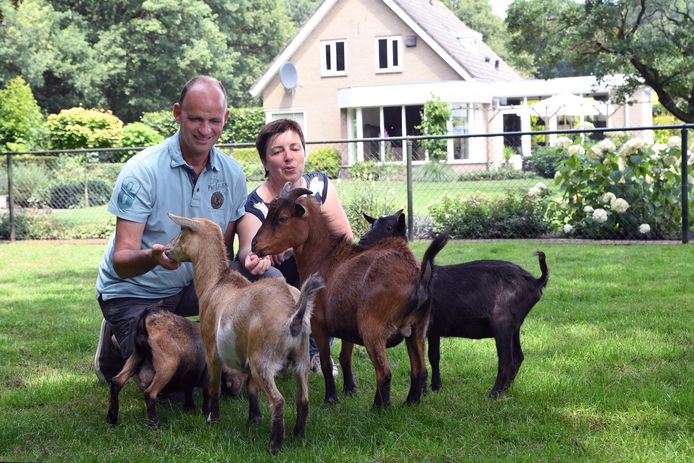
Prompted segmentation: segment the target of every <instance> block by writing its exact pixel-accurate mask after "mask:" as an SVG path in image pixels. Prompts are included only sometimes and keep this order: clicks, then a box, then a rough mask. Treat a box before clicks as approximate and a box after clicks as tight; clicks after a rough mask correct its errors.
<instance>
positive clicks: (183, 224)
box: [169, 212, 200, 232]
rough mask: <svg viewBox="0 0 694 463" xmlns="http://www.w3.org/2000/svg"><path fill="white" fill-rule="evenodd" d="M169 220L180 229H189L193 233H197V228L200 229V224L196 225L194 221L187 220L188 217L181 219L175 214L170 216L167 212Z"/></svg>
mask: <svg viewBox="0 0 694 463" xmlns="http://www.w3.org/2000/svg"><path fill="white" fill-rule="evenodd" d="M169 218H171V220H173V221H174V223H177V224H178V225H180V226H181V228H189V229H190V230H193V231H194V232H197V231H198V228H199V227H200V224H198V223H197V222H196V221H195V220H193V219H189V218H188V217H181V216H178V215H176V214H172V213H171V212H169Z"/></svg>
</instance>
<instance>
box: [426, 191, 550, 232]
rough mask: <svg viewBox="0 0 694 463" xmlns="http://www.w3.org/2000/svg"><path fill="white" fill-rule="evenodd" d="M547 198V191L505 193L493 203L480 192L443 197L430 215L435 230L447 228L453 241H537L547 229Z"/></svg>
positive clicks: (433, 206) (434, 205)
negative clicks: (528, 239) (531, 239)
mask: <svg viewBox="0 0 694 463" xmlns="http://www.w3.org/2000/svg"><path fill="white" fill-rule="evenodd" d="M535 188H536V187H535ZM548 196H549V191H548V190H546V189H544V190H539V189H538V190H537V192H536V193H534V194H533V195H531V194H526V193H524V192H508V193H506V195H505V196H504V197H501V198H498V199H495V200H491V199H489V198H487V197H486V196H484V195H483V194H481V193H474V194H471V195H462V194H459V195H454V196H450V195H448V194H446V195H444V197H443V198H442V199H441V201H439V202H437V203H435V204H433V205H431V206H430V207H429V212H430V213H431V218H432V224H433V229H434V231H435V232H436V233H439V232H441V231H443V230H446V229H448V230H450V233H451V237H452V238H466V239H476V238H486V239H488V238H537V237H540V236H542V235H544V234H545V233H547V232H548V231H549V230H550V222H549V220H547V219H546V217H545V215H546V203H547V198H548Z"/></svg>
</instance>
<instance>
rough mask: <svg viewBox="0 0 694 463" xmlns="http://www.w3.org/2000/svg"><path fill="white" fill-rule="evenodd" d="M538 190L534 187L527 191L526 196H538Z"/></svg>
mask: <svg viewBox="0 0 694 463" xmlns="http://www.w3.org/2000/svg"><path fill="white" fill-rule="evenodd" d="M541 191H542V190H540V189H539V188H538V187H537V186H534V187H532V188H530V189H529V190H528V196H537V195H539V194H540V192H541Z"/></svg>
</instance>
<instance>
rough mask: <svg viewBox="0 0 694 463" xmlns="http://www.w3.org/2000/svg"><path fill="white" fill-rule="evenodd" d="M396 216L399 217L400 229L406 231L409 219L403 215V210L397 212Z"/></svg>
mask: <svg viewBox="0 0 694 463" xmlns="http://www.w3.org/2000/svg"><path fill="white" fill-rule="evenodd" d="M395 215H396V216H397V217H398V229H399V230H404V229H405V227H406V224H405V219H406V218H407V216H406V215H405V214H403V213H402V209H400V210H399V211H398V212H396V213H395Z"/></svg>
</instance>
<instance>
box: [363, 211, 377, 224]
mask: <svg viewBox="0 0 694 463" xmlns="http://www.w3.org/2000/svg"><path fill="white" fill-rule="evenodd" d="M362 215H363V216H364V218H365V219H366V221H367V222H369V223H370V224H371V225H373V224H374V222H375V221H376V219H374V218H373V217H371V216H370V215H369V214H367V213H366V212H362Z"/></svg>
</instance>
